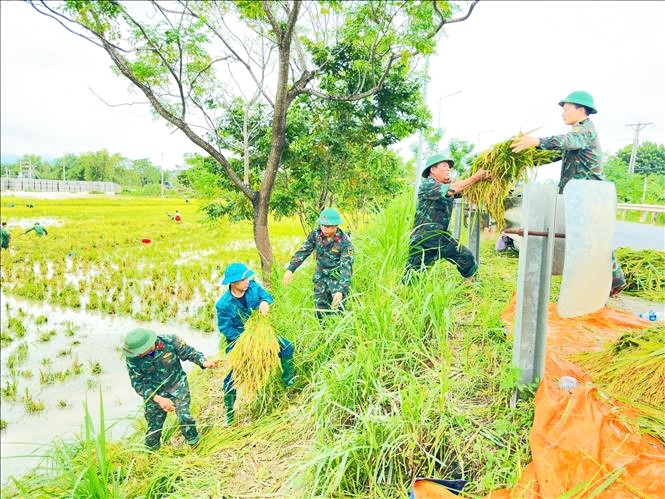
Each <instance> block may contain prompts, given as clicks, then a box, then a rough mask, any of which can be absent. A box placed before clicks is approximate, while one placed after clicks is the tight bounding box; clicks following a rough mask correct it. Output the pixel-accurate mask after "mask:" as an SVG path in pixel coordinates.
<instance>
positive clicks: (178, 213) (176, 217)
mask: <svg viewBox="0 0 665 499" xmlns="http://www.w3.org/2000/svg"><path fill="white" fill-rule="evenodd" d="M173 220H174V221H175V222H182V217H181V216H180V212H179V211H178V210H175V215H173Z"/></svg>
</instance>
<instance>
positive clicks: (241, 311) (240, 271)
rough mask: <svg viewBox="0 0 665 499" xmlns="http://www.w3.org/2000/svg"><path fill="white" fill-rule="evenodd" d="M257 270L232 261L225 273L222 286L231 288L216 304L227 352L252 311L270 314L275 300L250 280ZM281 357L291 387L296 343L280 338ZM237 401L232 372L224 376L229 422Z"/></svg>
mask: <svg viewBox="0 0 665 499" xmlns="http://www.w3.org/2000/svg"><path fill="white" fill-rule="evenodd" d="M253 275H254V271H253V270H251V269H249V268H248V267H247V266H246V265H245V264H244V263H232V264H231V265H229V266H228V268H227V269H226V271H225V272H224V278H223V279H222V285H227V284H228V286H229V288H228V289H227V290H226V292H225V293H224V294H223V295H222V296H221V297H220V298H219V300H217V303H215V311H216V312H217V328H218V329H219V332H220V333H221V334H223V335H224V338H226V353H229V352H230V351H231V350H232V349H233V346H234V345H235V342H236V340H237V339H238V337H239V336H240V335H241V334H242V333H243V331H244V330H245V322H247V319H249V316H250V315H251V314H252V312H253V311H255V310H258V311H259V312H260V313H262V314H264V315H267V314H268V312H269V311H270V305H272V304H273V303H274V300H273V298H272V296H271V295H270V293H268V292H267V291H266V290H265V289H264V288H263V287H262V286H261V285H260V284H259V283H257V282H256V281H254V280H253V279H252V280H250V277H252V276H253ZM278 341H279V358H280V360H281V363H282V381H283V382H284V385H286V386H287V387H289V386H291V385H292V384H293V382H294V378H295V366H294V364H293V346H292V345H291V343H290V342H289V340H287V339H286V338H283V337H281V336H279V337H278ZM235 401H236V389H235V386H234V383H233V371H231V372H229V373H228V374H227V375H226V378H224V405H225V407H226V422H227V423H228V424H231V423H232V422H233V406H234V405H235Z"/></svg>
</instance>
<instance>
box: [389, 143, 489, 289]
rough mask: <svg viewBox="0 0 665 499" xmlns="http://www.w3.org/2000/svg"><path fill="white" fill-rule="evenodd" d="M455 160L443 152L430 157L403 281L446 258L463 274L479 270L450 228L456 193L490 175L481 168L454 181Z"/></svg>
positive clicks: (465, 275)
mask: <svg viewBox="0 0 665 499" xmlns="http://www.w3.org/2000/svg"><path fill="white" fill-rule="evenodd" d="M454 166H455V162H454V161H453V160H452V159H446V157H445V156H444V155H443V154H435V155H434V156H432V157H430V158H428V159H427V162H426V163H425V169H424V170H423V173H422V177H423V178H424V179H425V180H424V181H423V182H422V183H421V184H420V188H419V189H418V206H417V207H416V215H415V218H414V221H413V230H412V231H411V237H410V240H409V260H408V262H407V265H406V270H405V272H404V277H403V279H402V280H403V282H404V283H407V284H408V283H410V282H411V279H412V278H413V274H414V273H415V272H417V271H419V270H421V269H423V268H427V267H429V266H430V265H433V264H434V263H435V262H436V261H437V260H440V259H442V258H443V259H445V260H447V261H449V262H451V263H454V264H455V265H456V266H457V270H458V271H459V273H460V274H462V277H464V278H466V279H471V278H472V277H473V275H474V274H475V273H476V271H477V270H478V265H477V264H476V260H475V259H474V258H473V254H472V253H471V251H470V250H469V249H468V248H466V247H465V246H462V245H461V244H460V243H459V242H458V241H457V240H456V239H455V238H454V237H453V236H452V235H451V234H450V232H448V225H450V216H451V215H452V210H453V200H454V199H455V197H458V195H459V194H460V193H461V192H462V191H464V190H465V189H467V188H468V187H470V186H472V185H473V184H475V183H476V182H480V181H481V180H485V179H487V178H489V172H487V170H482V169H481V170H478V171H477V172H476V173H474V174H473V175H472V176H471V177H469V178H467V179H465V180H458V181H456V182H453V183H451V180H450V173H451V170H452V169H453V167H454Z"/></svg>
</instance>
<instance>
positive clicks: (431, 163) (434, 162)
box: [422, 154, 455, 178]
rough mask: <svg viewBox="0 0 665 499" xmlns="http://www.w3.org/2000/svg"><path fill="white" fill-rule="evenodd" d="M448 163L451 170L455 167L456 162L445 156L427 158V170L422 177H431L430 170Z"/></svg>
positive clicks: (436, 155)
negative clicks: (440, 164)
mask: <svg viewBox="0 0 665 499" xmlns="http://www.w3.org/2000/svg"><path fill="white" fill-rule="evenodd" d="M444 161H445V162H446V163H448V165H449V166H450V167H451V168H454V167H455V162H454V161H453V160H452V159H448V158H446V157H445V156H444V155H443V154H435V155H434V156H430V157H429V158H427V162H426V163H425V169H424V170H423V173H422V177H423V178H427V177H429V170H430V168H432V167H433V166H434V165H438V164H439V163H443V162H444Z"/></svg>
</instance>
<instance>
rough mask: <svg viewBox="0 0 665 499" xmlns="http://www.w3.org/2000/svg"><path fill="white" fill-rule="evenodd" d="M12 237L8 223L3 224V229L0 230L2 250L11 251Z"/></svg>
mask: <svg viewBox="0 0 665 499" xmlns="http://www.w3.org/2000/svg"><path fill="white" fill-rule="evenodd" d="M11 237H12V236H11V234H9V231H8V230H7V222H2V228H1V229H0V247H1V248H2V249H6V250H9V240H10V239H11Z"/></svg>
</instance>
